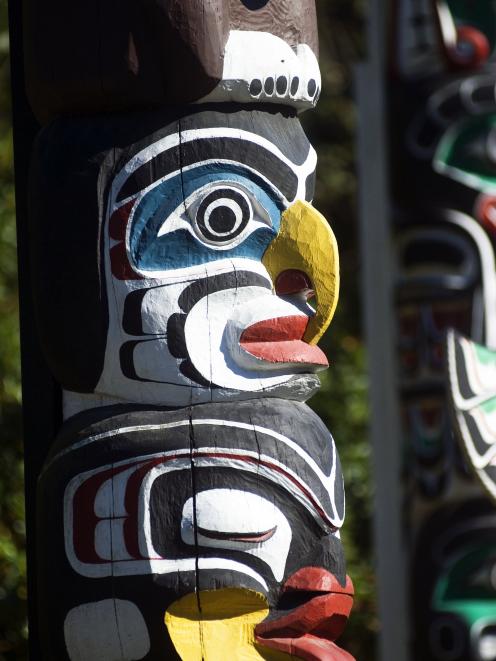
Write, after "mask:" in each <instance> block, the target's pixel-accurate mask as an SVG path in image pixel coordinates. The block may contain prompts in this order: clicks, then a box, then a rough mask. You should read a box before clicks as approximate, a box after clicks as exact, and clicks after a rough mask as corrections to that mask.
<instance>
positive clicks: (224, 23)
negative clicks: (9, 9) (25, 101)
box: [24, 0, 317, 123]
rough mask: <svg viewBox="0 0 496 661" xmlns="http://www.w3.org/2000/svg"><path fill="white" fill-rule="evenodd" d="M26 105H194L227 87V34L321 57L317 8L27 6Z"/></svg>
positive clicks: (112, 3) (99, 2) (81, 108)
mask: <svg viewBox="0 0 496 661" xmlns="http://www.w3.org/2000/svg"><path fill="white" fill-rule="evenodd" d="M24 29H25V33H26V39H25V47H24V58H25V73H26V87H27V92H28V97H29V101H30V103H31V106H32V108H33V110H34V112H35V114H36V116H37V118H38V120H39V121H41V122H42V123H46V122H48V121H49V120H51V119H53V118H54V117H57V116H71V115H81V114H87V113H101V112H110V111H128V110H134V109H136V110H146V109H151V108H155V107H159V106H163V105H166V104H167V105H170V104H175V103H190V102H192V101H196V100H198V99H200V98H202V97H203V96H205V95H207V94H208V93H209V92H211V91H212V90H213V89H214V88H215V86H216V85H217V83H218V82H219V80H220V79H221V78H222V70H223V58H224V49H225V45H226V42H227V39H228V37H229V32H230V30H251V31H263V32H269V33H272V34H274V35H276V36H278V37H280V38H282V39H284V40H285V41H286V42H287V43H289V44H290V45H291V46H296V45H297V44H299V43H305V44H308V45H309V46H310V47H311V48H312V50H313V51H314V52H315V53H317V20H316V13H315V5H314V1H313V0H303V1H302V2H298V1H297V0H280V1H277V2H276V1H275V0H269V1H268V2H263V0H135V1H133V0H119V1H117V0H88V2H81V1H78V2H71V3H68V2H65V1H64V0H26V2H25V8H24Z"/></svg>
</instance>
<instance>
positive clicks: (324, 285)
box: [262, 201, 339, 344]
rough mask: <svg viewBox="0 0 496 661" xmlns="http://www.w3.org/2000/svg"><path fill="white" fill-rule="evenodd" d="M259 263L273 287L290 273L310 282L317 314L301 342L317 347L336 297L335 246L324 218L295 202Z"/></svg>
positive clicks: (331, 313)
mask: <svg viewBox="0 0 496 661" xmlns="http://www.w3.org/2000/svg"><path fill="white" fill-rule="evenodd" d="M262 263H263V264H264V266H265V268H266V269H267V271H268V272H269V274H270V276H271V278H272V282H273V283H276V281H277V277H278V276H279V275H280V274H281V273H282V272H283V271H287V270H290V269H296V270H299V271H303V272H304V273H305V274H306V275H307V276H308V277H309V278H310V280H311V282H312V285H313V290H314V292H315V299H316V311H315V316H314V317H312V318H311V319H310V322H309V324H308V326H307V329H306V332H305V335H304V337H303V339H304V340H305V342H308V343H309V344H317V342H318V341H319V340H320V338H321V337H322V335H323V334H324V332H325V331H326V329H327V327H328V326H329V324H330V323H331V321H332V318H333V316H334V312H335V310H336V305H337V303H338V297H339V253H338V245H337V242H336V237H335V236H334V233H333V231H332V230H331V228H330V227H329V224H328V223H327V221H326V219H325V218H324V216H323V215H322V214H321V213H319V212H318V211H317V209H314V208H313V207H312V205H311V204H308V202H302V201H298V202H295V203H294V204H293V205H292V206H290V207H289V209H287V210H286V211H285V212H284V213H283V214H282V218H281V227H280V229H279V233H278V235H277V236H276V238H275V239H274V240H273V241H272V243H271V244H270V246H269V247H268V248H267V250H266V251H265V254H264V256H263V258H262Z"/></svg>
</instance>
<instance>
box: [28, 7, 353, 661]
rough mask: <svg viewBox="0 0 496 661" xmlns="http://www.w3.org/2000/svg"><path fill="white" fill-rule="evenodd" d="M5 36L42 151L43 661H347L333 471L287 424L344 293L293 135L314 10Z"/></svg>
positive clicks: (66, 27) (36, 256) (294, 424)
mask: <svg viewBox="0 0 496 661" xmlns="http://www.w3.org/2000/svg"><path fill="white" fill-rule="evenodd" d="M17 20H18V19H16V21H17ZM23 25H24V69H25V73H26V81H25V82H26V90H27V94H28V98H29V102H30V104H31V107H32V109H33V111H34V113H35V115H36V117H37V119H38V121H39V122H40V124H42V125H43V129H42V130H41V132H40V133H39V134H38V136H37V139H36V142H35V144H34V146H33V147H32V150H31V151H32V153H31V159H30V173H29V182H28V185H27V187H26V185H25V183H23V182H25V181H26V177H25V174H23V172H24V170H22V171H21V175H20V176H21V177H22V178H21V179H20V180H19V181H20V183H19V188H18V194H19V195H20V196H21V195H22V196H23V199H24V196H25V195H27V198H28V208H29V211H28V216H29V222H28V226H27V229H26V242H27V244H29V255H30V256H29V269H30V273H31V280H32V297H33V299H32V300H33V308H34V313H35V316H36V321H37V341H38V340H39V342H40V344H41V347H42V352H43V358H44V360H46V362H47V364H48V366H49V370H50V373H51V375H53V377H54V379H55V381H56V383H57V384H58V386H57V388H59V387H60V388H61V390H62V415H61V420H60V425H59V428H58V429H57V430H56V431H57V433H56V434H55V430H54V434H53V435H54V438H53V441H52V442H51V443H50V450H49V453H48V456H47V457H46V459H45V461H44V464H43V467H42V468H41V470H40V466H39V465H38V464H37V465H36V472H37V473H39V476H38V492H37V497H36V500H37V502H36V505H37V537H36V544H37V552H36V563H37V568H36V572H37V588H36V589H37V594H36V598H37V599H38V622H39V634H40V641H41V649H42V652H41V658H43V659H47V660H49V661H54V659H57V661H58V660H59V659H66V658H68V659H71V661H75V660H77V661H95V659H98V660H99V661H110V659H112V661H114V660H117V659H163V658H167V659H171V660H172V659H196V658H198V659H200V658H201V659H205V660H208V661H222V659H225V660H226V661H227V659H229V660H231V659H235V658H253V659H258V658H272V656H273V655H274V654H275V653H279V652H281V653H283V654H285V655H288V656H289V657H290V658H291V657H292V656H294V657H297V658H304V659H315V658H328V657H332V658H333V659H336V660H342V661H350V660H351V656H350V655H349V654H348V653H347V652H345V651H344V650H342V649H340V648H339V647H338V646H337V644H336V643H335V641H336V639H337V638H338V637H339V635H340V633H341V631H342V629H343V627H344V625H345V622H346V619H347V617H348V615H349V612H350V609H351V606H352V600H353V586H352V583H351V580H350V579H349V578H348V577H347V576H346V569H345V562H344V554H343V549H342V545H341V541H340V538H339V529H340V527H341V526H342V524H343V520H344V489H343V482H342V475H341V467H340V463H339V457H338V455H337V452H336V448H335V445H334V441H333V439H332V437H331V436H330V434H329V432H328V431H327V430H326V429H325V427H324V426H323V424H322V422H321V421H320V420H319V419H318V418H317V417H316V416H315V415H314V414H313V413H312V412H311V410H310V409H309V408H308V407H307V406H306V404H305V403H304V402H305V401H306V400H307V399H308V398H309V397H310V396H311V395H312V394H313V393H314V392H315V391H316V390H317V389H318V387H319V381H318V377H317V375H316V373H317V372H318V371H320V370H322V369H325V368H326V367H327V366H328V364H327V360H326V358H325V356H324V354H323V353H322V351H321V350H320V349H319V348H318V347H317V342H318V340H319V339H320V337H321V336H322V334H323V333H324V331H325V330H326V328H327V327H328V326H329V324H330V322H331V320H332V316H333V314H334V311H335V308H336V305H337V300H338V293H339V257H338V249H337V245H336V241H335V238H334V234H333V232H332V230H331V228H330V226H329V225H328V224H327V222H326V220H325V219H324V218H323V217H322V216H321V215H320V213H319V212H318V211H317V210H316V209H315V208H314V207H313V206H312V205H311V200H312V196H313V185H314V177H315V167H316V154H315V152H314V150H313V148H312V146H311V145H310V144H309V142H308V140H307V138H306V136H305V135H304V133H303V130H302V128H301V126H300V123H299V120H298V116H297V113H298V112H301V111H303V110H306V109H311V108H312V107H313V106H314V105H315V104H316V102H317V100H318V96H319V93H320V84H321V82H320V71H319V67H318V61H317V27H316V15H315V7H314V3H313V0H305V2H278V1H277V0H265V1H262V2H258V1H257V2H255V1H254V0H231V1H230V2H222V1H221V0H202V1H200V0H188V1H182V2H169V1H165V0H153V1H152V2H145V1H141V2H135V1H131V0H125V1H124V2H119V3H118V4H117V3H116V4H115V6H114V4H113V3H108V2H105V3H103V2H100V0H94V1H93V2H90V3H76V4H75V3H72V4H68V3H66V2H62V0H44V2H42V3H41V2H38V1H36V2H35V1H34V0H25V7H24V23H23ZM22 153H23V154H24V151H23V152H22ZM26 188H27V190H26ZM310 296H315V310H314V309H313V308H312V307H311V306H310V305H309V304H308V302H307V299H308V298H309V297H310ZM25 378H26V379H28V380H29V379H30V378H31V377H30V374H29V372H28V373H25ZM36 378H38V376H37V377H36ZM50 401H54V400H52V399H51V400H50ZM28 406H29V402H28ZM33 410H35V409H33ZM50 410H51V409H50ZM27 415H31V411H30V410H27Z"/></svg>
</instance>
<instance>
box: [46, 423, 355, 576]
mask: <svg viewBox="0 0 496 661" xmlns="http://www.w3.org/2000/svg"><path fill="white" fill-rule="evenodd" d="M189 424H190V421H180V422H177V423H169V424H164V425H146V426H144V427H131V428H126V429H121V430H115V431H113V432H106V433H103V434H99V435H98V436H96V437H92V438H89V439H85V440H84V441H81V442H79V443H78V444H76V446H78V447H79V448H80V447H85V446H87V445H88V444H89V443H93V442H95V441H98V440H103V439H104V438H106V437H107V436H108V435H109V434H110V433H111V434H112V436H114V437H117V436H118V435H119V434H120V433H126V434H129V433H131V432H132V431H138V430H142V429H147V430H154V429H165V428H175V427H176V428H178V427H181V426H185V425H188V426H189ZM191 424H193V425H215V426H217V425H221V426H227V427H233V428H235V427H241V428H244V429H249V430H251V431H255V432H256V433H257V434H259V435H262V434H268V435H269V436H271V437H273V438H274V439H275V440H277V441H279V442H282V443H283V444H285V445H287V446H288V447H289V448H291V449H292V450H293V451H294V452H296V453H297V454H298V455H299V456H300V457H301V458H302V459H303V460H304V461H305V463H306V464H307V465H308V467H309V468H310V469H311V470H312V471H313V472H314V473H315V474H316V477H317V478H318V479H319V481H320V482H321V483H322V486H323V487H324V488H325V489H326V491H327V493H328V496H329V500H330V505H331V511H329V514H328V516H325V518H323V517H324V515H323V512H324V511H326V510H328V508H324V506H323V505H322V503H321V502H320V501H319V498H318V497H317V495H316V494H315V493H314V492H313V491H312V489H311V487H310V486H309V484H308V483H306V482H305V481H304V480H303V479H302V478H301V477H300V476H299V475H298V474H296V473H295V472H294V471H293V470H291V469H290V468H289V467H288V466H285V465H284V464H283V463H281V462H280V461H278V460H277V459H275V458H273V457H270V456H267V455H263V454H260V453H259V452H256V451H248V450H238V449H232V448H222V447H200V448H197V449H196V450H195V452H194V457H193V459H194V462H195V466H197V467H198V468H207V467H212V468H218V467H229V468H234V469H236V470H239V471H243V472H247V473H252V474H255V475H257V476H259V477H261V478H264V479H266V480H268V481H271V482H273V483H275V484H277V485H278V486H280V487H282V488H283V489H285V490H286V491H287V492H288V494H290V495H291V496H292V497H293V498H294V499H295V500H296V501H297V502H299V503H300V504H301V505H302V506H303V507H304V508H305V509H306V510H307V511H308V512H309V513H310V515H311V516H312V517H313V519H314V520H315V521H316V523H317V524H318V525H319V526H320V527H321V528H322V529H323V531H324V533H325V534H328V533H329V532H332V531H333V527H336V528H339V527H341V525H342V523H343V519H344V515H343V516H342V515H341V513H338V511H337V508H336V504H335V494H334V486H335V480H336V479H342V478H341V476H340V475H336V466H337V457H336V449H335V446H334V444H333V445H332V451H333V458H332V468H331V472H330V474H329V475H328V476H326V475H325V474H324V473H323V472H322V470H321V469H320V467H319V466H318V464H317V463H316V462H315V461H314V460H313V459H312V458H311V457H310V456H309V455H308V454H307V453H306V452H305V451H304V450H303V449H302V448H301V447H300V446H299V445H298V444H297V443H295V442H294V441H292V440H291V439H288V438H286V437H284V436H282V435H281V434H278V433H277V432H273V431H271V430H267V429H264V428H263V427H259V426H256V425H255V426H254V425H248V424H245V423H233V422H228V421H218V420H194V421H192V422H191ZM74 449H76V447H75V446H74V447H73V448H70V449H68V450H67V451H63V452H62V453H61V454H59V455H57V456H56V457H55V459H53V460H52V462H51V464H50V465H52V464H53V462H54V461H56V460H57V459H58V458H59V457H60V456H62V455H64V454H66V453H67V452H71V451H73V450H74ZM147 465H148V467H149V468H148V471H147V472H146V473H145V474H144V475H142V482H141V486H140V489H139V492H137V493H135V494H134V495H133V498H134V499H137V503H136V504H137V506H138V513H137V518H135V519H133V520H132V521H131V520H130V515H127V514H126V513H125V514H124V515H123V514H122V509H121V506H120V505H119V501H120V499H121V498H123V497H124V495H125V489H126V486H127V484H128V480H129V478H130V477H131V476H132V475H133V474H135V473H136V471H141V470H142V469H143V467H144V466H147ZM190 468H191V454H190V450H189V449H188V448H186V449H183V450H172V451H170V452H163V453H159V454H155V455H144V456H142V457H137V458H135V459H133V460H129V459H127V460H124V461H120V462H117V463H115V464H109V465H106V466H101V467H99V468H97V469H94V470H91V471H88V472H85V473H82V474H80V475H78V476H76V477H74V478H73V479H72V480H71V481H70V482H69V484H68V485H67V488H66V490H65V494H64V538H65V550H66V555H67V558H68V560H69V563H70V564H71V566H72V567H73V569H74V570H75V571H76V572H77V573H79V574H80V575H82V576H86V577H93V578H97V577H104V576H111V575H112V576H129V575H140V574H152V573H154V574H167V573H173V572H181V571H193V570H194V569H195V562H196V560H195V558H194V557H192V558H185V559H182V560H179V559H174V558H163V557H161V556H160V555H159V554H158V553H157V551H156V550H155V549H154V547H153V541H152V528H151V520H150V493H151V489H152V486H153V484H154V482H155V480H156V479H157V478H158V477H160V476H161V475H165V474H167V473H171V472H176V471H181V470H190ZM106 471H113V473H114V477H113V478H112V481H113V484H114V491H116V492H117V493H118V494H120V495H119V496H118V498H117V501H116V502H117V504H118V509H117V510H116V512H113V511H112V510H106V509H105V508H104V507H103V506H102V504H101V503H100V502H99V503H98V504H97V505H94V508H95V511H98V512H99V513H100V514H101V515H102V518H101V519H100V521H98V520H96V521H95V522H94V523H92V522H89V524H83V525H89V526H90V528H91V526H92V525H93V526H94V530H91V529H88V530H86V534H87V535H89V540H88V541H90V542H91V536H92V535H93V536H94V539H93V547H94V549H95V553H96V554H97V559H95V560H91V561H85V560H83V559H81V558H80V557H78V555H77V550H76V547H75V538H74V529H75V526H76V525H82V523H81V521H79V520H78V521H75V520H74V514H75V510H74V507H75V505H74V503H75V496H76V493H77V492H78V490H79V488H80V487H82V486H83V485H84V484H85V483H86V482H87V481H88V480H90V479H92V478H94V477H96V476H98V475H103V474H105V472H106ZM101 490H102V491H101V493H98V494H96V495H95V501H97V500H99V501H101V499H102V494H104V493H106V492H108V487H107V486H106V483H105V482H103V484H102V487H101ZM90 497H91V495H90ZM262 510H263V512H264V513H265V514H264V517H265V518H262V519H260V520H261V521H265V519H267V520H269V519H271V517H273V520H274V521H276V525H277V527H278V528H277V529H278V530H279V531H280V533H278V537H277V539H278V540H279V545H280V546H281V545H282V546H281V548H284V540H285V539H287V529H286V527H285V523H284V521H283V520H282V519H280V517H279V518H278V515H277V513H276V512H275V511H274V510H272V509H270V508H269V509H267V507H266V506H264V507H263V508H259V512H260V511H262ZM247 516H248V519H247V520H248V521H249V522H250V525H251V522H252V519H250V518H249V516H250V515H247ZM328 517H329V518H328ZM98 518H99V517H98V514H97V519H98ZM126 520H127V521H129V523H132V524H133V526H134V529H135V531H136V534H137V535H138V540H137V541H138V543H139V550H140V553H139V555H138V556H137V557H133V558H131V557H130V555H129V553H128V549H127V548H126V542H125V539H124V535H123V526H124V522H125V521H126ZM209 525H210V524H209ZM264 525H265V523H264ZM285 530H286V532H284V531H285ZM268 541H270V540H267V542H268ZM267 542H266V543H265V545H264V546H263V549H262V550H263V553H265V554H266V555H265V556H264V555H263V553H261V555H260V556H259V557H261V558H262V559H265V558H267V560H266V561H267V562H268V564H270V566H271V567H272V568H273V571H274V574H275V575H276V572H278V571H280V567H278V566H277V565H273V562H272V560H271V553H272V547H271V546H270V544H269V545H268V546H267ZM260 548H262V547H260ZM267 549H268V550H267ZM140 555H141V558H140V557H139V556H140ZM98 556H99V559H98ZM200 560H201V561H202V562H203V561H204V562H205V563H207V564H206V566H207V565H208V566H209V567H211V568H212V567H215V568H218V569H231V570H233V571H239V572H242V573H245V574H247V575H249V576H251V577H252V578H254V579H255V580H256V581H258V583H259V584H260V585H262V586H263V587H266V586H265V581H264V579H263V578H262V577H261V576H260V575H259V574H258V573H256V572H254V571H253V570H252V569H251V568H250V567H246V566H245V565H244V564H242V563H237V562H233V561H231V560H228V559H225V558H211V559H208V558H204V559H201V558H200ZM271 562H272V564H271ZM208 563H210V564H208Z"/></svg>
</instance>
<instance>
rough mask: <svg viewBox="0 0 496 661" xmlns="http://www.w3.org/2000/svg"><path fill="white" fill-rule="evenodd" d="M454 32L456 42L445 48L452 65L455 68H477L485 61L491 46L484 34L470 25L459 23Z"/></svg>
mask: <svg viewBox="0 0 496 661" xmlns="http://www.w3.org/2000/svg"><path fill="white" fill-rule="evenodd" d="M456 32H457V43H456V44H455V45H453V46H450V47H449V48H448V49H447V55H448V59H449V61H450V62H451V64H452V65H454V66H455V67H456V68H457V69H477V68H479V67H480V66H482V65H483V64H484V63H485V62H487V60H488V58H489V56H490V54H491V46H490V44H489V40H488V38H487V37H486V35H485V34H483V33H482V32H481V31H480V30H477V29H476V28H474V27H473V26H471V25H460V26H459V27H458V28H457V30H456ZM462 44H463V45H464V46H463V47H461V45H462Z"/></svg>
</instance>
